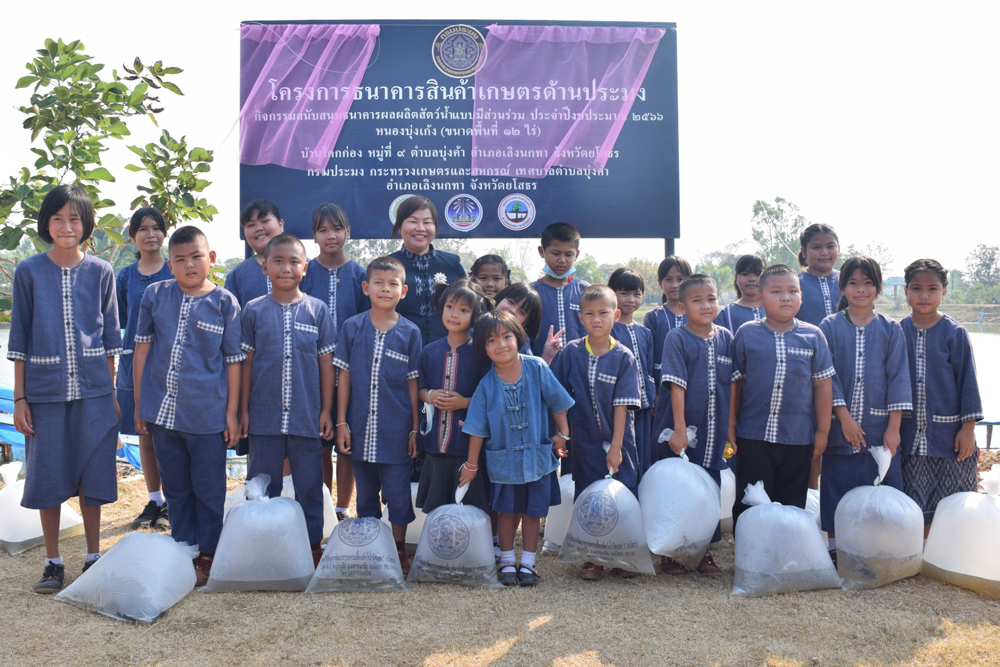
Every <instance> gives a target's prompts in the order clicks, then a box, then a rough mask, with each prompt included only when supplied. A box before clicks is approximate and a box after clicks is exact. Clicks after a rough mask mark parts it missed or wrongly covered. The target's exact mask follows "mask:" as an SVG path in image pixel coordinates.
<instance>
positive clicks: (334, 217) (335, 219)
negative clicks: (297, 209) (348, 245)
mask: <svg viewBox="0 0 1000 667" xmlns="http://www.w3.org/2000/svg"><path fill="white" fill-rule="evenodd" d="M324 222H329V223H330V224H331V225H333V226H334V227H340V228H342V229H347V230H349V229H350V228H351V223H350V222H348V221H347V214H346V213H344V209H342V208H340V207H339V206H337V205H336V204H320V205H319V206H317V207H316V208H314V209H313V215H312V223H313V226H312V230H313V236H316V232H318V231H319V226H320V225H322V224H323V223H324Z"/></svg>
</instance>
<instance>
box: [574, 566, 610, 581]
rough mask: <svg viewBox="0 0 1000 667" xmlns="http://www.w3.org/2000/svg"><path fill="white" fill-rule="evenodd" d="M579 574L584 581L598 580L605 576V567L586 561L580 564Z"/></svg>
mask: <svg viewBox="0 0 1000 667" xmlns="http://www.w3.org/2000/svg"><path fill="white" fill-rule="evenodd" d="M579 574H580V578H581V579H583V580H584V581H598V580H599V579H603V578H604V567H603V566H601V565H595V564H594V563H584V564H583V565H581V566H580V573H579Z"/></svg>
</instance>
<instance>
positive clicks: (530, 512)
mask: <svg viewBox="0 0 1000 667" xmlns="http://www.w3.org/2000/svg"><path fill="white" fill-rule="evenodd" d="M561 502H562V492H561V491H560V490H559V478H558V477H557V476H556V473H555V472H550V473H549V474H548V475H545V476H544V477H542V478H541V479H537V480H535V481H534V482H528V483H527V484H493V485H492V488H491V489H490V506H491V507H492V508H493V511H494V512H503V513H504V514H524V515H527V516H530V517H535V518H538V519H542V518H544V517H545V516H546V515H547V514H548V513H549V508H550V507H552V506H554V505H558V504H559V503H561Z"/></svg>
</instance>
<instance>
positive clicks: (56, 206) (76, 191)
mask: <svg viewBox="0 0 1000 667" xmlns="http://www.w3.org/2000/svg"><path fill="white" fill-rule="evenodd" d="M66 204H72V205H73V208H74V209H76V214H77V215H78V216H80V224H81V225H82V227H83V237H82V238H81V239H80V243H83V242H84V241H86V240H87V239H89V238H90V235H91V234H93V233H94V204H93V202H91V201H90V195H89V194H87V191H86V190H84V189H83V188H81V187H78V186H76V185H57V186H56V187H54V188H52V189H51V190H49V193H48V194H47V195H45V199H43V200H42V205H41V206H40V207H39V208H38V235H39V236H41V237H42V240H43V241H45V242H46V243H52V234H50V233H49V218H51V217H52V216H54V215H55V214H56V213H58V212H59V211H60V210H61V209H62V207H63V206H65V205H66Z"/></svg>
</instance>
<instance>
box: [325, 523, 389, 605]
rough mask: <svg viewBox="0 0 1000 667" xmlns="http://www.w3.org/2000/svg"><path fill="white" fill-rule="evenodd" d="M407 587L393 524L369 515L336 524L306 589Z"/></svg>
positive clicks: (378, 589)
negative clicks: (393, 535)
mask: <svg viewBox="0 0 1000 667" xmlns="http://www.w3.org/2000/svg"><path fill="white" fill-rule="evenodd" d="M405 590H407V589H406V583H405V582H404V580H403V570H402V568H401V567H400V565H399V556H397V555H396V543H395V542H394V541H393V539H392V528H390V527H389V526H387V525H386V524H384V523H383V522H381V521H379V520H378V519H376V518H375V517H367V518H364V519H345V520H344V521H341V522H340V523H339V524H337V530H335V531H334V533H333V535H331V536H330V541H329V542H327V543H326V550H325V551H324V552H323V559H322V560H321V561H320V562H319V566H318V567H317V568H316V574H314V575H313V578H312V581H310V582H309V586H308V587H307V588H306V593H331V592H356V593H361V592H371V591H381V592H391V591H405Z"/></svg>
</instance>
